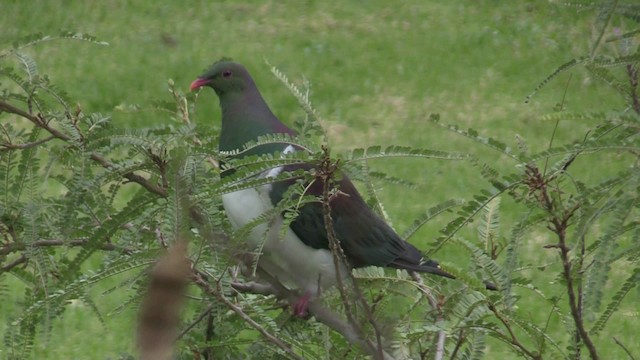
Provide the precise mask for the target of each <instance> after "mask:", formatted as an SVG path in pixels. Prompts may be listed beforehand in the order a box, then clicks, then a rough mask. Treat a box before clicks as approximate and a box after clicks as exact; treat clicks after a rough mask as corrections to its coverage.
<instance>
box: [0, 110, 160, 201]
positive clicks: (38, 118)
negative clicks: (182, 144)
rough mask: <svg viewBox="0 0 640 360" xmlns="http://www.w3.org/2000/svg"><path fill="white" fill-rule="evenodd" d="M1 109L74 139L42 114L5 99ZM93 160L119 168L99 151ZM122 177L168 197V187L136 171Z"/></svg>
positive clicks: (57, 136)
mask: <svg viewBox="0 0 640 360" xmlns="http://www.w3.org/2000/svg"><path fill="white" fill-rule="evenodd" d="M0 111H4V112H8V113H11V114H15V115H18V116H21V117H23V118H25V119H27V120H29V121H31V122H32V123H33V124H34V125H35V126H37V127H39V128H42V129H44V130H46V131H47V132H49V133H50V134H51V135H52V136H53V137H54V138H57V139H60V140H62V141H64V142H67V143H70V142H72V139H71V137H70V136H69V135H67V134H65V133H63V132H61V131H60V130H57V129H55V128H52V127H51V126H49V124H48V123H47V121H45V119H43V118H42V116H41V115H38V116H36V115H33V114H30V113H28V112H26V111H24V110H22V109H20V108H17V107H15V106H13V105H11V104H9V103H6V102H4V101H0ZM90 158H91V160H93V161H95V162H97V163H98V164H100V166H102V167H103V168H105V169H108V170H118V166H117V165H116V164H114V163H112V162H111V161H109V160H107V159H106V158H105V157H104V156H103V155H101V154H99V153H97V152H92V153H91V155H90ZM122 177H124V178H125V179H127V180H129V181H130V182H134V183H137V184H139V185H140V186H142V187H143V188H145V189H146V190H147V191H149V192H152V193H154V194H157V195H160V196H162V197H167V189H166V188H163V187H161V186H158V185H156V184H154V183H152V182H151V181H149V179H147V178H145V177H143V176H141V175H138V174H136V173H134V172H127V173H124V174H122Z"/></svg>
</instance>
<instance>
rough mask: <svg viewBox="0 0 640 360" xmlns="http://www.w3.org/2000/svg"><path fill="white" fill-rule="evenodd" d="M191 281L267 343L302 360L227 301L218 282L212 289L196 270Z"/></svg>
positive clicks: (301, 359) (279, 340) (286, 345)
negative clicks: (254, 330) (240, 319)
mask: <svg viewBox="0 0 640 360" xmlns="http://www.w3.org/2000/svg"><path fill="white" fill-rule="evenodd" d="M192 279H193V282H195V283H196V284H197V285H198V286H199V287H200V288H202V289H203V290H205V292H207V293H208V294H211V295H213V296H215V297H216V298H217V299H218V300H220V301H221V302H222V303H223V304H225V305H226V306H227V307H228V308H229V309H231V310H232V311H233V312H235V313H236V314H237V315H238V316H240V317H241V318H242V320H244V321H245V322H246V323H247V324H249V325H251V327H253V328H254V329H256V330H257V331H258V332H259V333H260V334H261V335H262V336H263V337H264V338H265V339H267V341H269V342H270V343H272V344H274V345H275V346H277V347H278V348H280V349H282V350H284V351H285V352H286V353H287V355H288V356H290V357H291V358H292V359H297V360H303V359H304V358H302V357H300V355H298V354H296V353H295V352H294V351H293V350H292V349H291V347H290V346H289V345H288V344H286V343H284V342H283V341H282V340H281V339H279V338H278V337H276V336H274V335H271V333H269V331H267V329H265V328H264V327H262V325H260V324H258V323H257V322H256V321H255V320H253V319H252V318H251V317H250V316H249V315H247V314H246V313H245V312H244V311H243V310H242V308H240V307H239V306H237V305H236V304H234V303H233V302H231V301H230V300H229V299H227V298H226V296H224V294H223V293H222V288H221V285H220V282H218V283H217V284H216V287H215V288H214V287H212V286H211V285H209V283H208V282H206V281H205V280H204V279H203V277H202V274H201V273H200V272H198V271H197V270H194V271H193V274H192Z"/></svg>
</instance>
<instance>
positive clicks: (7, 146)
mask: <svg viewBox="0 0 640 360" xmlns="http://www.w3.org/2000/svg"><path fill="white" fill-rule="evenodd" d="M55 138H56V137H55V136H53V135H51V136H49V137H46V138H44V139H42V140H38V141H34V142H31V143H26V144H10V143H4V144H0V147H2V148H0V151H7V150H24V149H30V148H32V147H36V146H38V145H42V144H44V143H46V142H47V141H49V140H53V139H55Z"/></svg>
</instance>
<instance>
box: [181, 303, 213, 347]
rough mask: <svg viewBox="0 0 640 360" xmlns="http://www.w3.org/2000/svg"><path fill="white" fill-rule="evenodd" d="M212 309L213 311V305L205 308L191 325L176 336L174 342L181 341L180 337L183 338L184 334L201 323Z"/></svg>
mask: <svg viewBox="0 0 640 360" xmlns="http://www.w3.org/2000/svg"><path fill="white" fill-rule="evenodd" d="M212 309H213V305H209V306H207V308H206V309H205V310H204V311H203V312H202V314H200V316H198V318H197V319H195V320H194V321H193V322H192V323H191V324H189V326H187V327H186V328H184V329H183V330H182V331H181V332H180V334H178V336H176V339H175V340H174V341H178V340H180V339H182V337H183V336H185V334H186V333H188V332H189V331H191V329H193V328H194V327H195V326H196V325H198V323H200V321H202V320H203V319H204V318H205V317H206V316H207V315H209V313H210V312H211V310H212Z"/></svg>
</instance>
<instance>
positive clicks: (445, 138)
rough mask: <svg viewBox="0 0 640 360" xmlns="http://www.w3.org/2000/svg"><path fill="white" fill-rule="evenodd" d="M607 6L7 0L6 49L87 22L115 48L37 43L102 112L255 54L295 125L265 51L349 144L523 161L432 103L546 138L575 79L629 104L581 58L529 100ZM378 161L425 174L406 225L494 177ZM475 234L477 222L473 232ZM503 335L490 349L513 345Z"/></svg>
mask: <svg viewBox="0 0 640 360" xmlns="http://www.w3.org/2000/svg"><path fill="white" fill-rule="evenodd" d="M594 19H595V14H594V13H592V12H588V11H586V12H577V11H576V9H573V8H566V7H559V6H556V5H554V4H551V3H549V2H548V1H542V0H540V1H536V0H531V1H477V0H461V1H435V0H430V1H426V0H412V1H403V2H392V1H388V0H376V1H355V0H354V1H311V0H310V1H267V2H259V1H220V2H213V1H182V2H181V1H157V2H154V1H149V0H141V1H116V0H105V1H95V2H91V1H87V2H85V1H68V0H47V1H44V0H30V1H16V0H4V1H2V3H0V28H2V29H3V30H2V32H0V48H8V47H10V46H11V43H12V42H13V41H14V40H16V39H17V38H19V37H21V36H24V35H27V34H31V33H35V32H43V33H45V34H49V33H51V34H55V33H57V32H58V31H59V30H73V31H80V32H86V33H90V34H92V35H95V36H97V37H98V38H99V40H104V41H107V42H108V43H109V44H110V46H108V47H99V46H94V45H91V44H83V43H79V42H75V41H61V42H56V43H48V44H47V43H46V44H41V45H39V46H38V47H36V48H35V49H34V50H32V51H30V54H31V55H32V56H33V57H34V58H35V59H36V60H37V62H38V65H39V69H40V72H41V73H46V74H49V76H50V77H51V78H52V80H53V82H54V83H56V84H57V85H59V86H60V87H62V88H63V89H65V90H66V91H67V92H68V93H69V94H70V97H71V98H72V99H77V100H78V101H79V102H80V104H81V106H82V107H83V108H84V109H87V110H88V111H103V112H113V111H114V108H116V107H117V106H118V105H122V104H132V103H138V104H150V103H151V101H152V100H157V99H165V100H169V99H170V94H169V93H168V92H167V80H168V79H169V78H171V79H173V80H174V81H175V83H176V84H177V86H178V87H179V88H182V89H184V90H185V91H186V90H187V88H188V85H189V83H190V82H191V81H192V80H193V79H195V77H196V76H197V75H199V74H200V73H201V71H202V70H203V69H205V68H206V67H207V66H208V65H209V64H210V63H212V62H213V61H215V60H217V59H219V58H220V57H222V56H229V57H232V58H234V59H235V60H237V61H239V62H242V63H243V64H245V65H246V66H247V67H248V68H249V70H250V71H251V73H252V74H253V76H254V78H255V79H256V82H257V83H258V85H259V87H260V89H261V91H262V92H263V94H264V96H265V98H266V99H267V101H268V103H269V104H270V105H271V107H272V109H273V110H274V112H275V113H276V114H277V115H278V116H279V117H280V118H281V119H282V120H284V121H285V122H287V123H289V124H291V123H292V122H293V119H295V118H296V117H301V116H303V113H302V111H301V110H300V108H299V107H298V106H297V104H296V100H295V99H294V98H293V97H292V96H291V94H290V93H289V92H288V90H287V89H286V88H285V87H284V86H283V85H282V84H280V83H279V81H278V80H277V79H275V78H274V77H273V75H272V74H271V73H270V72H269V68H268V66H267V65H265V59H266V60H268V61H269V62H270V63H271V64H273V65H275V66H277V67H278V68H280V69H281V70H282V71H283V72H284V73H285V74H287V75H288V76H289V77H290V78H291V79H292V80H293V81H295V82H300V81H302V79H308V80H309V81H311V83H312V91H313V94H312V101H313V103H314V104H315V107H316V108H317V110H318V111H319V113H320V114H321V116H322V118H323V119H324V121H325V126H326V128H327V129H328V131H329V134H330V137H331V141H332V142H333V145H334V146H335V148H336V149H337V150H346V149H351V148H354V147H365V146H368V145H374V144H383V145H388V144H399V145H409V146H414V147H424V148H431V149H438V150H457V151H465V152H470V153H473V154H475V155H476V156H478V157H481V158H482V159H484V160H485V161H488V162H490V163H492V164H493V165H494V166H496V167H499V168H500V169H502V170H504V171H515V170H516V169H515V167H514V165H515V164H514V163H513V162H512V161H510V160H509V159H507V158H504V157H501V156H499V155H498V154H497V153H495V152H492V151H490V150H487V149H486V148H483V147H481V146H478V145H477V144H475V143H473V142H471V141H469V140H467V139H463V138H461V137H458V136H456V135H454V134H452V133H450V132H447V131H446V130H443V129H441V128H439V127H437V126H435V125H433V124H431V123H429V122H428V121H427V118H428V115H429V114H431V113H439V114H440V115H441V121H442V122H444V123H452V124H458V125H459V126H461V127H462V128H467V127H473V128H474V129H476V130H478V131H479V132H480V133H481V134H482V135H485V136H492V137H495V138H498V139H501V140H502V141H504V142H507V143H508V144H509V145H511V146H514V147H515V146H517V142H516V140H515V138H516V136H521V137H522V138H524V139H525V140H526V141H527V143H528V144H529V147H530V148H531V149H533V150H542V149H544V148H545V147H546V146H548V142H549V139H550V136H551V132H552V130H553V127H554V125H555V123H550V122H544V121H541V120H540V118H539V117H540V115H541V114H543V113H548V112H551V111H552V109H553V107H554V105H555V104H557V103H559V102H561V101H562V99H563V95H564V92H565V89H566V98H565V100H564V101H565V106H566V108H567V109H568V110H575V111H581V110H609V109H614V108H620V107H621V106H622V105H623V103H622V102H621V100H620V99H619V98H618V97H617V96H616V95H615V94H614V93H613V91H612V90H610V89H608V88H607V87H606V86H604V85H603V84H601V83H599V82H598V81H596V80H594V79H592V78H591V77H589V76H588V74H587V73H586V72H584V71H580V70H576V71H572V72H571V75H568V74H565V75H562V76H560V77H559V78H558V79H557V80H556V81H554V82H552V83H550V84H549V85H548V86H547V87H545V88H544V89H543V91H542V92H540V93H539V94H538V95H537V96H536V97H535V98H534V99H533V101H532V102H531V103H529V104H525V103H524V100H525V97H526V96H527V95H528V94H529V93H531V92H532V90H533V89H534V88H535V86H536V85H537V84H538V83H539V82H540V81H541V80H542V79H544V78H545V77H546V76H547V75H548V74H550V73H551V72H552V71H553V70H554V69H555V68H556V67H557V66H559V65H560V64H562V63H564V62H566V61H567V60H569V59H571V58H574V57H577V56H580V55H584V54H587V53H588V52H589V50H590V48H589V46H590V44H591V42H592V39H593V38H594V30H593V22H594ZM569 79H570V81H569ZM195 119H196V121H197V122H202V123H209V124H218V123H219V119H220V116H219V109H218V107H217V100H216V99H215V97H214V95H213V93H212V92H211V91H210V90H206V91H205V92H203V93H201V94H200V97H199V100H198V106H197V113H196V114H195ZM114 121H115V122H116V123H117V124H118V126H122V127H142V126H149V125H152V124H154V123H163V122H170V121H172V120H171V119H170V118H169V117H168V116H167V115H166V114H162V113H136V114H133V115H132V114H129V113H125V112H119V111H115V112H114ZM592 125H594V124H590V123H585V122H582V123H580V122H568V121H567V122H561V123H560V124H559V127H558V133H557V137H556V140H555V141H557V143H560V142H562V141H569V140H572V139H575V140H579V139H581V137H582V136H583V134H584V133H585V132H586V131H587V129H589V128H590V127H591V126H592ZM592 159H593V161H597V166H593V165H592V164H591V166H588V165H589V164H586V163H583V164H577V166H576V171H577V173H578V174H579V175H580V176H582V177H583V178H586V179H590V180H593V181H595V180H596V179H597V178H599V177H600V176H602V174H603V173H605V172H606V171H607V170H609V169H615V168H616V166H620V165H619V162H616V161H617V158H615V157H613V156H608V155H598V156H594V157H593V158H592ZM373 165H374V166H375V167H376V169H380V170H384V171H388V172H391V173H393V174H394V175H396V176H399V177H402V178H407V179H412V180H414V181H415V182H417V183H419V184H420V185H419V187H418V188H417V189H415V190H410V191H408V190H407V189H406V188H402V187H398V186H393V185H386V184H383V185H381V186H380V189H381V197H382V200H383V202H384V204H385V206H386V209H387V211H388V213H389V215H390V218H391V220H392V222H393V225H394V226H395V227H396V229H398V230H399V231H402V230H404V229H406V228H408V227H409V226H410V225H411V223H412V221H413V219H414V218H416V217H418V216H419V215H420V214H421V213H422V212H423V211H424V210H425V209H427V208H428V207H430V206H433V205H435V204H436V203H438V202H440V201H443V200H446V199H450V198H468V197H469V196H470V195H472V194H473V193H474V192H475V191H477V190H479V189H481V188H484V187H488V184H486V183H484V182H483V181H482V180H481V179H480V178H479V176H478V173H477V169H475V168H473V167H471V166H470V164H469V163H466V162H451V161H437V160H415V159H408V160H395V159H394V160H382V161H376V162H375V163H374V164H373ZM505 200H506V199H505ZM518 211H522V209H519V208H517V207H515V206H514V205H513V204H510V203H509V202H508V201H504V207H503V219H504V222H505V224H509V223H512V222H513V221H514V219H517V218H518V217H519V216H520V215H521V214H520V213H518ZM447 220H450V218H446V217H443V218H441V219H439V220H438V221H436V222H434V223H433V224H431V225H429V226H426V227H425V228H424V229H422V230H421V231H420V232H419V233H418V234H417V235H416V236H415V237H414V238H413V239H412V242H413V243H414V244H416V245H417V246H418V247H422V248H425V247H426V246H427V244H428V243H429V242H430V241H432V240H433V239H434V238H435V237H437V229H439V228H440V227H441V226H443V225H444V224H445V223H446V221H447ZM473 233H474V228H473V225H470V226H469V229H467V234H468V235H467V236H472V235H473ZM532 235H535V236H532V237H530V238H527V239H525V240H526V243H525V244H524V245H523V247H524V248H525V249H526V251H525V253H526V254H527V256H528V257H529V258H527V259H525V263H526V262H531V263H546V262H549V263H553V265H552V270H557V269H559V264H557V258H556V255H555V253H553V252H552V251H550V250H544V249H542V247H541V245H543V244H545V243H548V242H551V241H552V239H551V236H550V234H548V233H544V232H540V233H539V234H532ZM458 251H459V249H457V248H449V247H445V248H443V249H442V251H440V252H439V253H438V258H441V259H445V260H447V261H449V262H452V263H456V264H460V266H464V264H465V263H466V262H467V259H466V258H460V256H459V252H458ZM554 273H555V272H554V271H550V270H547V271H546V272H537V273H534V274H532V276H533V277H535V278H536V279H537V281H536V285H537V286H540V287H541V288H543V289H545V287H547V285H548V283H549V282H550V281H552V280H553V276H552V275H553V274H554ZM621 274H624V269H622V270H621ZM14 283H15V291H13V292H12V295H11V297H12V298H10V299H9V300H10V301H9V302H8V303H4V304H2V306H0V331H2V330H3V329H4V328H5V327H6V326H9V324H7V321H6V320H5V319H7V318H8V317H9V316H10V315H12V313H13V312H15V311H19V309H20V308H19V306H18V304H17V301H18V300H19V299H20V296H21V295H22V290H21V287H20V284H19V283H18V282H17V281H15V282H14ZM111 285H112V284H104V285H101V286H99V287H97V288H96V289H95V290H94V291H95V294H96V296H97V297H98V304H99V306H100V309H101V310H102V311H103V312H104V314H107V315H108V314H109V313H110V311H112V310H113V309H115V308H116V307H117V306H118V305H119V304H120V303H121V302H122V301H124V299H126V296H127V295H126V294H123V293H117V292H116V293H112V294H109V295H107V296H101V295H100V294H101V293H102V291H104V290H105V289H106V288H108V287H109V286H111ZM556 288H557V289H559V288H560V287H556ZM548 295H557V294H554V293H550V294H548ZM527 296H529V295H528V294H527ZM630 297H637V293H635V294H633V295H631V296H630ZM539 303H540V300H539V299H525V300H523V301H521V302H520V307H521V308H527V307H529V308H528V309H526V310H525V311H527V312H528V313H530V314H531V315H530V316H531V318H532V319H533V320H534V321H538V322H540V321H542V320H543V319H545V318H546V315H547V313H546V311H547V310H546V309H548V307H546V306H547V305H545V308H536V306H537V305H536V304H539ZM627 304H628V305H625V308H624V311H622V312H621V313H619V314H617V315H616V317H615V318H614V319H613V320H612V321H611V323H610V324H609V325H608V326H607V328H606V329H605V331H606V332H608V334H607V335H604V336H600V337H599V338H598V346H599V347H600V349H601V352H602V353H603V354H607V355H608V354H611V357H609V358H611V359H613V358H618V356H620V357H622V356H623V355H622V352H621V350H620V348H619V347H617V346H616V345H615V344H614V343H613V341H612V340H611V337H612V336H616V337H617V338H618V339H619V340H620V341H622V342H623V343H625V344H626V345H627V346H629V347H630V348H631V349H632V350H633V351H635V353H636V354H637V353H638V352H639V351H640V345H639V344H638V343H637V341H636V340H635V339H636V337H637V335H636V334H637V332H638V331H639V330H640V328H639V327H638V324H637V319H638V315H637V308H634V307H633V306H632V304H631V301H629V299H627ZM135 316H136V315H135V309H130V310H127V311H125V312H123V313H120V314H117V315H113V316H106V317H105V320H106V323H105V325H102V324H101V323H100V322H99V321H98V320H97V319H96V318H95V317H94V316H93V315H92V314H91V312H90V311H89V310H88V309H85V308H84V307H83V306H82V305H76V304H71V305H70V306H69V310H68V312H67V313H66V314H65V316H64V318H62V319H58V320H56V321H55V322H54V324H52V325H53V327H52V331H51V332H50V333H47V334H46V335H42V336H40V337H38V340H37V344H36V348H35V351H34V355H33V358H34V359H36V358H37V359H41V358H46V359H105V358H116V357H117V356H118V354H120V353H124V352H130V353H131V352H133V351H134V350H133V349H134V346H133V344H134V336H133V334H134V330H135ZM552 324H553V327H555V328H556V330H555V331H557V332H558V334H563V333H564V327H563V326H562V325H561V323H560V321H559V320H558V319H553V322H552ZM609 333H610V334H609ZM492 348H493V347H492V346H490V349H489V356H488V357H487V358H509V357H511V356H513V355H512V354H511V355H509V354H510V353H507V352H503V351H495V350H492ZM492 351H493V352H492ZM0 357H2V350H1V349H0Z"/></svg>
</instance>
